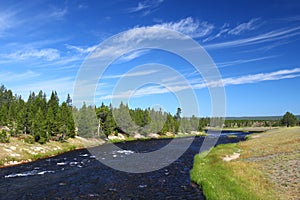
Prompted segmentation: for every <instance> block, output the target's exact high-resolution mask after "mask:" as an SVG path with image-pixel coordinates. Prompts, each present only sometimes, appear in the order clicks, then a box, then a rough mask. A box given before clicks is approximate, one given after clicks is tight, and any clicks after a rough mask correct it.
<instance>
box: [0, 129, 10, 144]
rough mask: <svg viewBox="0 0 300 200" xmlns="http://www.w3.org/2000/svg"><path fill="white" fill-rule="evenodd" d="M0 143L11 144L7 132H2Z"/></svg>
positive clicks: (0, 133)
mask: <svg viewBox="0 0 300 200" xmlns="http://www.w3.org/2000/svg"><path fill="white" fill-rule="evenodd" d="M0 142H1V143H9V136H8V135H7V133H6V131H5V130H2V131H1V132H0Z"/></svg>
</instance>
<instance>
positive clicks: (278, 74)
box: [101, 68, 300, 100]
mask: <svg viewBox="0 0 300 200" xmlns="http://www.w3.org/2000/svg"><path fill="white" fill-rule="evenodd" d="M297 77H300V68H294V69H285V70H279V71H275V72H269V73H258V74H251V75H245V76H240V77H229V78H224V79H222V80H220V81H217V82H208V83H204V82H201V83H199V80H195V81H192V82H198V83H196V84H192V85H187V84H180V83H178V82H176V81H174V82H173V83H171V82H169V83H168V84H166V86H167V87H163V86H160V85H154V86H148V87H143V88H141V89H139V90H136V91H133V90H127V91H122V92H119V93H117V94H115V95H106V96H102V97H101V99H103V100H105V99H112V98H116V99H121V98H138V97H142V96H147V95H157V94H166V93H171V92H179V91H183V90H186V89H191V88H192V89H194V90H200V89H203V88H207V87H226V86H230V85H243V84H255V83H259V82H263V81H277V80H282V79H291V78H297Z"/></svg>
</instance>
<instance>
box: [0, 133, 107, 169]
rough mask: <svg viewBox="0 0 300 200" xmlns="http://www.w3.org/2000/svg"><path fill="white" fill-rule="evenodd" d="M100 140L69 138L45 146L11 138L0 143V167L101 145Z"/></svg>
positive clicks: (101, 141)
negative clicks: (6, 141)
mask: <svg viewBox="0 0 300 200" xmlns="http://www.w3.org/2000/svg"><path fill="white" fill-rule="evenodd" d="M103 143H104V141H103V140H100V139H85V138H81V137H75V138H69V139H68V140H66V141H65V142H55V141H50V142H47V143H45V144H39V143H33V144H30V143H27V142H25V141H23V140H20V139H18V138H14V137H11V138H10V142H9V143H0V167H5V166H11V165H17V164H22V163H27V162H32V161H34V160H38V159H41V158H47V157H51V156H55V155H58V154H61V153H65V152H68V151H72V150H75V149H82V148H87V147H93V146H98V145H101V144H103Z"/></svg>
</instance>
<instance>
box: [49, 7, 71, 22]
mask: <svg viewBox="0 0 300 200" xmlns="http://www.w3.org/2000/svg"><path fill="white" fill-rule="evenodd" d="M67 13H68V8H66V7H65V8H54V9H53V10H52V11H51V12H50V13H49V17H51V18H56V19H61V18H63V17H64V16H65V15H66V14H67Z"/></svg>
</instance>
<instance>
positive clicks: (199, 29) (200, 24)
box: [153, 17, 214, 38]
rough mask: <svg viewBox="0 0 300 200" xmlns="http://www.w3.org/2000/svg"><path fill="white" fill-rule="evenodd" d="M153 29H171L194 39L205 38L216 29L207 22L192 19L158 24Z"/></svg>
mask: <svg viewBox="0 0 300 200" xmlns="http://www.w3.org/2000/svg"><path fill="white" fill-rule="evenodd" d="M153 27H157V28H166V29H171V30H174V31H177V32H180V33H183V34H186V35H189V36H190V37H192V38H199V37H204V36H206V35H208V34H210V33H211V31H212V30H213V29H214V25H213V24H210V23H208V22H207V21H198V20H195V19H193V18H192V17H187V18H185V19H182V20H179V21H177V22H168V23H161V24H156V25H153Z"/></svg>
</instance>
